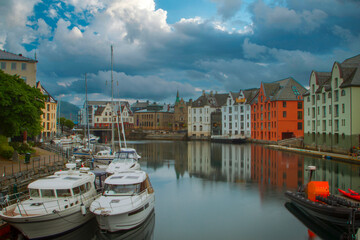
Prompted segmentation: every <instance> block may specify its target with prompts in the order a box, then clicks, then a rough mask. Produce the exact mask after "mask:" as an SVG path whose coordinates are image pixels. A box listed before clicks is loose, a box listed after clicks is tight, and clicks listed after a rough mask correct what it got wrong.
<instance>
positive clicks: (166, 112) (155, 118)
mask: <svg viewBox="0 0 360 240" xmlns="http://www.w3.org/2000/svg"><path fill="white" fill-rule="evenodd" d="M173 121H174V110H173V109H172V108H171V106H170V105H167V104H164V105H160V104H156V103H153V104H150V105H148V106H147V107H146V109H143V110H138V111H136V112H135V113H134V128H137V129H144V130H171V129H172V125H173Z"/></svg>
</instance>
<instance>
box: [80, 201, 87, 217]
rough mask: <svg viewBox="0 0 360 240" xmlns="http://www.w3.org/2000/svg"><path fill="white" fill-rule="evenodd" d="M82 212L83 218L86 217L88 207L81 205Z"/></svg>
mask: <svg viewBox="0 0 360 240" xmlns="http://www.w3.org/2000/svg"><path fill="white" fill-rule="evenodd" d="M80 211H81V214H82V215H83V216H85V215H86V207H85V205H84V204H83V203H82V204H81V205H80Z"/></svg>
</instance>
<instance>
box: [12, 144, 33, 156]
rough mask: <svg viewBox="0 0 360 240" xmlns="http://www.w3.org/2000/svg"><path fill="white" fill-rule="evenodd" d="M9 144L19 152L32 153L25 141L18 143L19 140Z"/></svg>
mask: <svg viewBox="0 0 360 240" xmlns="http://www.w3.org/2000/svg"><path fill="white" fill-rule="evenodd" d="M10 146H12V147H13V148H14V149H15V150H16V151H17V152H18V153H19V154H25V153H27V152H29V153H33V152H35V150H33V149H32V148H31V147H30V145H29V144H27V143H20V142H11V143H10Z"/></svg>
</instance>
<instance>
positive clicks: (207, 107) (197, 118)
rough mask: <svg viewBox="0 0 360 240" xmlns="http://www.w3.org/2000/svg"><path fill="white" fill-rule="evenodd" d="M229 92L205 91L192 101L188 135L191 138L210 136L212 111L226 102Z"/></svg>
mask: <svg viewBox="0 0 360 240" xmlns="http://www.w3.org/2000/svg"><path fill="white" fill-rule="evenodd" d="M226 98H227V94H217V93H216V94H213V92H212V91H211V92H210V94H207V93H205V91H203V93H202V95H201V96H200V97H199V98H198V99H196V100H195V101H194V102H192V101H190V103H189V107H188V136H189V137H190V138H210V136H211V127H212V126H211V113H213V112H215V111H216V110H217V109H221V106H222V105H223V104H225V101H226Z"/></svg>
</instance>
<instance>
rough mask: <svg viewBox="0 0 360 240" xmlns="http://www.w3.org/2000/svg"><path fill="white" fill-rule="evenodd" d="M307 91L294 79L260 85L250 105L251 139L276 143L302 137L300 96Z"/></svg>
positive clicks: (301, 100) (301, 98) (301, 103)
mask: <svg viewBox="0 0 360 240" xmlns="http://www.w3.org/2000/svg"><path fill="white" fill-rule="evenodd" d="M305 92H306V89H305V88H304V87H303V86H302V85H301V84H299V83H298V82H297V81H295V80H294V79H293V78H291V77H290V78H286V79H283V80H279V81H276V82H272V83H261V86H260V90H259V92H258V94H257V95H256V97H255V98H254V99H253V101H252V103H251V113H252V117H251V128H252V129H251V138H252V139H256V140H264V141H279V140H283V139H287V138H294V137H303V135H304V128H303V122H304V120H303V96H302V94H304V93H305Z"/></svg>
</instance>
